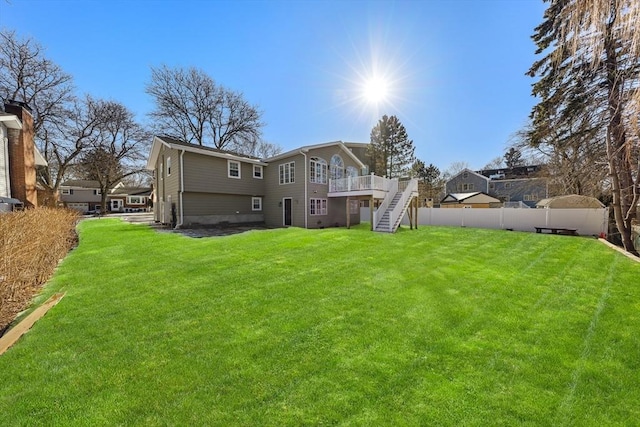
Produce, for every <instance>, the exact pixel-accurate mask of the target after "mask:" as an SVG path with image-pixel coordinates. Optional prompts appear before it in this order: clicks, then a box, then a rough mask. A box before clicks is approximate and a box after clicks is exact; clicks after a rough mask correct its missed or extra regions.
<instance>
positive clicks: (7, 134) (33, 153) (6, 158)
mask: <svg viewBox="0 0 640 427" xmlns="http://www.w3.org/2000/svg"><path fill="white" fill-rule="evenodd" d="M0 144H1V146H0V197H3V198H13V199H17V200H19V201H20V202H21V203H22V204H23V205H24V206H25V207H35V206H38V189H37V186H36V168H37V167H38V166H46V164H47V163H46V161H45V160H44V158H43V156H42V155H41V154H40V152H39V151H38V149H37V148H36V146H35V142H34V129H33V117H32V116H31V109H30V108H29V106H28V105H26V104H25V103H22V102H17V101H8V102H7V103H5V104H4V112H0Z"/></svg>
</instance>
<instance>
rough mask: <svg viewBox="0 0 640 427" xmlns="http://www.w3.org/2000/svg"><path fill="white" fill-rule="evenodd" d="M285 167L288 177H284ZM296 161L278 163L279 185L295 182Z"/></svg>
mask: <svg viewBox="0 0 640 427" xmlns="http://www.w3.org/2000/svg"><path fill="white" fill-rule="evenodd" d="M286 169H288V172H289V179H288V180H287V179H286V175H285V172H286ZM295 172H296V162H287V163H281V164H279V165H278V182H279V183H280V185H286V184H294V183H295V182H296V175H295Z"/></svg>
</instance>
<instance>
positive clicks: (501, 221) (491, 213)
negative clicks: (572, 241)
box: [360, 208, 609, 236]
mask: <svg viewBox="0 0 640 427" xmlns="http://www.w3.org/2000/svg"><path fill="white" fill-rule="evenodd" d="M608 218H609V210H608V208H603V209H510V208H495V209H443V208H419V209H418V225H444V226H454V227H475V228H493V229H503V230H506V229H509V230H515V231H529V232H534V231H535V227H559V228H575V229H576V230H577V232H578V234H580V235H582V236H598V235H600V233H605V234H606V233H607V224H608ZM369 219H370V217H369V208H360V220H361V221H363V222H368V221H369ZM402 224H403V225H409V218H408V215H405V217H404V218H403V220H402Z"/></svg>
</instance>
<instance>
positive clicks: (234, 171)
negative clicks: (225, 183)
mask: <svg viewBox="0 0 640 427" xmlns="http://www.w3.org/2000/svg"><path fill="white" fill-rule="evenodd" d="M227 167H228V175H227V176H228V177H229V178H236V179H240V162H236V161H235V160H227Z"/></svg>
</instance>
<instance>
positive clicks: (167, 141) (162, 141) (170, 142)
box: [147, 135, 266, 170]
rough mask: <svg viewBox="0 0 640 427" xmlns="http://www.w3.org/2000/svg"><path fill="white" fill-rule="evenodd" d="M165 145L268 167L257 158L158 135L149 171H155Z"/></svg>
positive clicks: (148, 163)
mask: <svg viewBox="0 0 640 427" xmlns="http://www.w3.org/2000/svg"><path fill="white" fill-rule="evenodd" d="M163 145H164V146H165V147H167V148H171V149H174V150H181V151H188V152H190V153H196V154H202V155H204V156H210V157H219V158H223V159H229V160H237V161H239V162H245V163H253V164H256V165H263V166H266V163H264V162H262V161H261V160H260V159H259V158H257V157H253V156H248V155H244V154H238V153H234V152H232V151H225V150H219V149H217V148H211V147H205V146H203V145H195V144H191V143H188V142H184V141H180V140H179V139H175V138H172V137H170V136H157V135H156V136H154V137H153V143H152V144H151V151H150V152H149V159H148V160H147V169H149V170H153V169H155V164H156V161H157V160H158V155H159V154H160V147H162V146H163Z"/></svg>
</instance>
